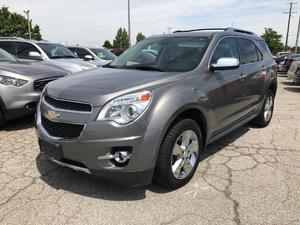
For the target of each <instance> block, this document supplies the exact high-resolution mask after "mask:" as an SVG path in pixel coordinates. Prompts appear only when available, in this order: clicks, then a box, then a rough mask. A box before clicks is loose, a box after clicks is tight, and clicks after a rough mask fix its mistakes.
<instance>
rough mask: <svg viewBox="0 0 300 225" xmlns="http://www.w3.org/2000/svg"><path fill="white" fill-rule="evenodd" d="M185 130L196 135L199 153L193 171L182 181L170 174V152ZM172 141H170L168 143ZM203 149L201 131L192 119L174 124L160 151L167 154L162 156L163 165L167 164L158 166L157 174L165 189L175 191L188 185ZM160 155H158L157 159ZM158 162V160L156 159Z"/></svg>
mask: <svg viewBox="0 0 300 225" xmlns="http://www.w3.org/2000/svg"><path fill="white" fill-rule="evenodd" d="M186 130H192V131H194V132H195V133H196V135H197V137H198V143H199V153H198V157H197V161H196V164H195V166H194V168H193V170H192V171H191V172H190V174H189V175H188V176H187V177H185V178H184V179H177V178H176V177H174V175H173V172H172V165H171V164H172V152H173V147H174V145H175V143H176V141H177V139H178V137H179V135H181V134H182V133H183V132H184V131H186ZM170 140H172V141H170ZM202 148H203V139H202V134H201V130H200V128H199V126H198V125H197V123H196V122H195V121H194V120H192V119H183V120H181V121H179V122H178V123H176V124H175V125H174V126H173V127H172V128H171V129H170V130H169V131H168V133H167V135H166V137H165V139H164V141H163V144H162V146H161V150H160V151H163V152H164V153H167V154H165V155H164V157H166V158H165V159H164V160H163V161H164V162H163V163H164V164H166V163H167V165H162V164H161V163H160V165H159V173H160V175H161V176H162V177H163V179H164V180H165V181H166V182H165V183H166V184H167V186H166V185H164V186H165V187H167V188H172V189H174V188H175V189H176V188H179V187H181V186H183V185H185V184H186V183H188V182H189V181H190V180H191V178H192V177H193V175H194V173H195V171H196V170H197V167H198V164H199V161H200V154H201V150H202ZM160 156H161V155H160V154H159V157H160ZM158 160H160V159H158Z"/></svg>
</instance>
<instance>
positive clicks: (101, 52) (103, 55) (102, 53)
mask: <svg viewBox="0 0 300 225" xmlns="http://www.w3.org/2000/svg"><path fill="white" fill-rule="evenodd" d="M90 50H91V51H92V52H93V53H94V54H96V55H97V56H98V57H99V58H100V59H103V60H114V59H115V58H116V56H115V55H114V54H113V53H111V52H109V51H107V50H105V49H102V48H90Z"/></svg>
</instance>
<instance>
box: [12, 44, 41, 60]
mask: <svg viewBox="0 0 300 225" xmlns="http://www.w3.org/2000/svg"><path fill="white" fill-rule="evenodd" d="M16 46H17V57H18V58H20V59H32V57H30V56H29V52H38V53H40V54H41V52H40V51H39V50H38V49H37V48H36V47H35V46H34V45H32V44H30V43H26V42H17V43H16Z"/></svg>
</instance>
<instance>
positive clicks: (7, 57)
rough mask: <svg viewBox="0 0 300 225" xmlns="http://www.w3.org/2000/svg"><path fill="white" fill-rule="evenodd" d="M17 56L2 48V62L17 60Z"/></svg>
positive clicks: (0, 55)
mask: <svg viewBox="0 0 300 225" xmlns="http://www.w3.org/2000/svg"><path fill="white" fill-rule="evenodd" d="M16 61H17V60H16V58H15V57H13V56H12V55H11V54H9V53H8V52H6V51H4V50H3V49H1V48H0V62H16Z"/></svg>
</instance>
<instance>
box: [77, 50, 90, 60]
mask: <svg viewBox="0 0 300 225" xmlns="http://www.w3.org/2000/svg"><path fill="white" fill-rule="evenodd" d="M72 52H76V54H77V56H78V57H79V58H81V59H84V56H86V55H91V54H90V53H89V52H88V51H87V50H85V49H83V48H74V50H73V51H72Z"/></svg>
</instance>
